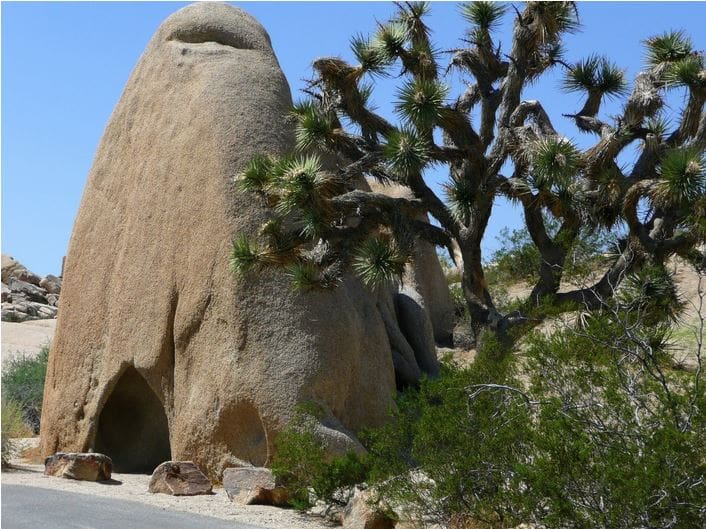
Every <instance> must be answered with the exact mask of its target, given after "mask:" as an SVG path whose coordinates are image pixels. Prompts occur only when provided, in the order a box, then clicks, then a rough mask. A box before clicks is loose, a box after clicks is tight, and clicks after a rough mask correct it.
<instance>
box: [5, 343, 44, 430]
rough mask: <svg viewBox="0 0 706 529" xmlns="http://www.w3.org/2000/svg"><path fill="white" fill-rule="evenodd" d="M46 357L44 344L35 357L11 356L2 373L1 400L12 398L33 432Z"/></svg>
mask: <svg viewBox="0 0 706 529" xmlns="http://www.w3.org/2000/svg"><path fill="white" fill-rule="evenodd" d="M48 359H49V346H48V345H45V346H44V347H43V348H42V350H41V351H40V352H39V354H38V355H37V356H36V357H28V356H20V357H17V358H13V359H12V360H11V361H10V362H9V364H8V366H7V368H6V369H5V372H4V373H3V374H2V398H3V401H4V400H5V399H12V400H13V401H15V402H16V403H18V404H19V405H20V406H21V407H22V418H23V420H24V422H25V424H26V425H27V426H28V427H29V428H31V429H32V431H33V432H34V433H39V421H40V418H41V415H42V399H43V398H44V379H45V377H46V374H47V361H48Z"/></svg>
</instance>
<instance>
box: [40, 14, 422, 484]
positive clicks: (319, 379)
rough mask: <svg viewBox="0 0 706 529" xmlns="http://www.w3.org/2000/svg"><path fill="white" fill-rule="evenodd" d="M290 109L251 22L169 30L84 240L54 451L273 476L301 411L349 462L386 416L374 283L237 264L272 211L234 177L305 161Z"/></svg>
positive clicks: (385, 343)
mask: <svg viewBox="0 0 706 529" xmlns="http://www.w3.org/2000/svg"><path fill="white" fill-rule="evenodd" d="M290 106H291V96H290V92H289V87H288V85H287V82H286V80H285V78H284V76H283V74H282V71H281V70H280V68H279V65H278V63H277V59H276V58H275V55H274V53H273V51H272V47H271V44H270V40H269V37H268V35H267V34H266V32H265V31H264V29H263V28H262V27H261V26H260V25H259V24H258V23H257V22H256V21H255V20H254V19H253V18H251V17H250V16H249V15H247V14H245V13H244V12H242V11H240V10H239V9H236V8H233V7H230V6H227V5H225V4H217V3H210V2H204V3H198V4H194V5H191V6H188V7H186V8H184V9H182V10H180V11H179V12H177V13H175V14H174V15H172V16H171V17H169V18H168V19H167V20H166V21H165V22H164V23H163V24H162V26H160V28H159V29H158V31H157V33H156V34H155V36H154V37H153V38H152V40H151V41H150V43H149V45H148V47H147V49H146V51H145V52H144V54H143V56H142V58H141V60H140V62H139V63H138V65H137V66H136V68H135V71H134V72H133V74H132V76H131V78H130V80H129V81H128V83H127V86H126V88H125V91H124V93H123V95H122V97H121V99H120V101H119V103H118V105H117V107H116V108H115V110H114V112H113V115H112V117H111V119H110V121H109V123H108V125H107V128H106V130H105V133H104V136H103V139H102V141H101V143H100V146H99V148H98V151H97V154H96V158H95V161H94V164H93V168H92V169H91V172H90V174H89V177H88V181H87V184H86V189H85V191H84V195H83V199H82V202H81V206H80V210H79V213H78V216H77V219H76V223H75V226H74V231H73V234H72V238H71V242H70V245H69V251H68V255H67V258H66V262H65V268H64V284H63V288H62V294H61V296H62V298H61V312H60V314H59V319H58V324H57V331H56V335H55V337H54V341H53V346H52V350H51V354H50V359H49V366H48V373H47V381H46V389H45V396H44V406H43V416H42V434H41V437H42V451H43V453H45V454H49V453H53V452H55V451H57V450H59V449H61V450H77V451H78V450H80V451H86V450H88V449H89V448H90V449H94V450H96V451H101V452H104V453H107V454H109V455H111V456H112V457H113V461H114V463H115V467H116V470H117V471H145V472H151V471H152V470H153V469H154V468H155V467H156V466H157V465H158V464H159V463H161V462H163V461H166V460H170V459H180V460H191V461H193V462H194V463H196V464H197V465H198V466H199V468H201V469H202V470H204V472H206V474H208V475H209V477H211V478H212V479H220V477H221V471H222V470H223V468H226V467H229V466H234V465H238V464H242V461H246V462H249V463H252V464H253V465H256V466H261V465H265V464H267V462H268V461H269V460H270V456H271V453H272V449H273V438H274V436H275V434H276V433H277V432H278V431H280V430H281V428H282V427H283V425H284V424H286V423H287V422H288V421H289V420H290V419H291V417H292V415H293V413H294V409H295V406H296V405H297V403H299V402H302V401H314V402H316V403H318V404H319V405H321V407H322V408H323V409H324V410H325V418H324V419H323V420H322V422H321V425H320V428H319V430H320V431H319V433H320V434H321V435H323V436H324V437H326V438H327V439H328V440H329V441H330V444H331V446H334V447H336V448H338V449H344V448H354V447H356V441H355V438H354V436H353V435H352V434H351V432H354V431H356V430H358V429H359V428H361V427H364V426H372V425H377V424H380V423H382V422H383V421H384V420H385V419H386V418H387V415H388V411H389V409H390V406H391V405H392V400H391V398H392V395H393V393H394V391H395V372H394V367H393V361H392V352H391V347H390V340H389V339H388V332H389V329H390V328H394V327H395V325H396V322H395V321H388V320H389V319H390V318H387V319H383V317H382V316H381V312H380V311H379V310H378V308H377V306H376V302H375V300H374V299H373V297H372V296H371V295H370V294H369V293H368V292H367V291H366V290H365V289H364V288H363V287H362V286H361V284H360V283H359V282H357V281H356V280H353V279H348V280H346V281H345V282H344V284H343V285H342V286H341V287H340V288H338V289H336V290H335V291H333V292H322V293H311V294H306V295H301V294H295V293H293V292H292V290H291V285H290V282H289V280H288V278H286V277H285V276H284V275H283V274H274V273H273V274H266V275H263V276H259V277H257V278H250V279H248V280H247V281H244V280H237V279H236V277H235V276H234V274H233V273H232V272H231V271H230V270H229V267H228V260H229V253H230V249H231V244H232V241H233V239H234V237H235V236H236V235H237V234H239V233H250V234H252V233H255V232H256V231H257V229H258V228H259V226H261V225H262V223H263V222H264V220H265V219H266V214H267V212H266V210H265V209H264V208H263V207H262V206H261V205H260V203H259V202H258V200H257V197H255V196H253V195H250V194H246V193H242V192H240V191H237V190H236V188H235V186H234V184H233V177H235V176H236V175H237V174H238V173H239V172H240V171H241V170H242V168H243V167H244V165H245V164H246V163H247V161H248V160H249V159H250V158H252V157H253V156H254V155H256V154H261V153H271V154H281V153H283V152H286V151H288V150H290V148H291V146H292V145H293V141H292V135H291V131H290V130H289V129H288V128H287V127H286V126H285V121H284V116H285V115H286V113H287V112H288V111H289V109H290ZM393 317H394V314H393ZM397 332H399V330H397ZM410 361H414V358H412V359H411V360H410Z"/></svg>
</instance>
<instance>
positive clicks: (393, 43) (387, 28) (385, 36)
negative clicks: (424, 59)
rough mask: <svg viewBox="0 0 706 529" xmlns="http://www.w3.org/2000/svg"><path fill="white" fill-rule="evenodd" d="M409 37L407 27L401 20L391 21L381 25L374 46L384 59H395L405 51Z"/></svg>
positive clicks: (374, 39)
mask: <svg viewBox="0 0 706 529" xmlns="http://www.w3.org/2000/svg"><path fill="white" fill-rule="evenodd" d="M408 38H409V33H408V29H407V27H405V25H404V24H402V23H401V22H394V21H393V22H389V23H387V24H385V25H384V26H381V27H380V29H379V30H378V32H377V33H376V34H375V37H374V38H373V42H372V46H374V48H375V49H377V50H378V53H380V54H381V57H382V58H383V60H384V61H394V60H395V59H397V57H399V56H400V53H402V52H403V51H404V49H405V48H404V46H405V43H406V42H407V39H408Z"/></svg>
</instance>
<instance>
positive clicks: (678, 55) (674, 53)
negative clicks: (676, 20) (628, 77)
mask: <svg viewBox="0 0 706 529" xmlns="http://www.w3.org/2000/svg"><path fill="white" fill-rule="evenodd" d="M645 46H646V48H647V49H646V60H647V64H649V65H650V66H658V65H660V64H664V63H672V62H676V61H680V60H682V59H685V58H686V57H688V56H689V55H690V54H691V52H692V49H693V44H692V42H691V39H690V38H689V37H688V36H687V35H686V33H684V32H683V31H668V32H666V33H663V34H662V35H658V36H655V37H650V38H648V39H647V40H646V41H645Z"/></svg>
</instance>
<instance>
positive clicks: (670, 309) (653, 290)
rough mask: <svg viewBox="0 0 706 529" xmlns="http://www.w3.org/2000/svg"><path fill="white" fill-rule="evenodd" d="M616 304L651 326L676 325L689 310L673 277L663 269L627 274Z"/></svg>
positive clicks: (650, 267)
mask: <svg viewBox="0 0 706 529" xmlns="http://www.w3.org/2000/svg"><path fill="white" fill-rule="evenodd" d="M617 301H618V303H619V304H620V306H621V308H622V309H624V310H626V311H629V312H630V313H632V314H634V315H635V316H640V317H644V318H645V319H646V320H647V323H648V325H651V324H657V323H659V322H664V321H670V322H677V321H679V317H680V316H681V314H682V313H683V311H684V309H685V307H686V304H685V302H684V300H683V299H682V298H681V296H680V294H679V290H678V288H677V286H676V284H675V283H674V278H673V276H672V274H671V273H669V271H668V270H666V269H665V268H664V267H660V266H646V267H644V268H642V269H641V270H639V271H637V272H635V273H632V274H630V275H628V276H627V277H626V278H625V281H624V282H623V284H622V285H621V287H620V290H619V292H618V296H617Z"/></svg>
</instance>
